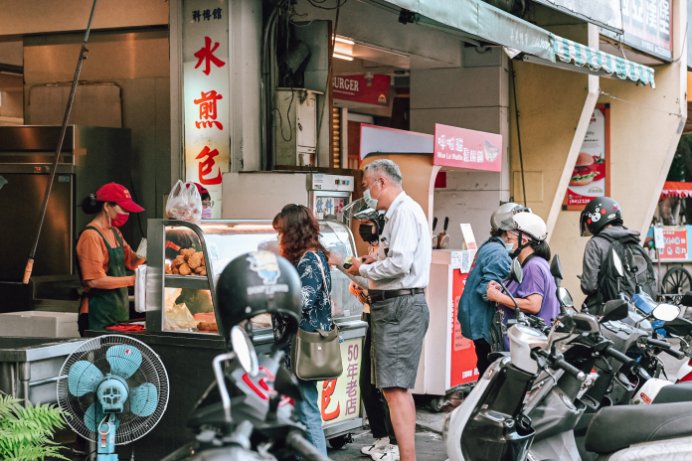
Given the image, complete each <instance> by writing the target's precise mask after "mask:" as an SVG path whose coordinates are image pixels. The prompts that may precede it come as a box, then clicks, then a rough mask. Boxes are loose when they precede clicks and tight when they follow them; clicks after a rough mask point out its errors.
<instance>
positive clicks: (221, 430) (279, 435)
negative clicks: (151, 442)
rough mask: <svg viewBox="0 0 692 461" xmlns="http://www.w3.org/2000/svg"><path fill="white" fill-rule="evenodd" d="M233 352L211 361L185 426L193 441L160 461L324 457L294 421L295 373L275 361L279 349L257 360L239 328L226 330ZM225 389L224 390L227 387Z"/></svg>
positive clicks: (314, 459)
mask: <svg viewBox="0 0 692 461" xmlns="http://www.w3.org/2000/svg"><path fill="white" fill-rule="evenodd" d="M231 342H232V344H233V351H232V352H227V353H223V354H220V355H218V356H216V357H215V358H214V360H213V363H212V366H213V368H214V377H215V381H214V382H213V383H212V384H211V385H210V386H209V388H208V389H207V391H206V392H205V393H204V395H203V396H202V397H201V398H200V400H199V401H198V403H197V405H196V407H195V409H194V410H193V413H192V416H191V417H190V420H189V422H188V425H189V426H190V427H191V428H192V429H193V430H194V431H195V433H196V437H195V441H194V442H191V443H188V444H186V445H185V446H183V447H181V448H180V449H178V450H176V451H175V452H174V453H172V454H170V455H169V456H167V457H166V458H164V459H163V460H162V461H178V460H180V461H183V460H184V461H222V460H223V461H246V460H247V461H254V460H264V461H266V460H277V461H280V460H294V459H295V457H296V455H300V456H301V457H302V458H303V459H306V460H310V461H329V458H325V457H324V456H323V455H322V454H321V453H320V452H318V451H317V450H316V449H315V447H314V446H312V444H310V442H308V441H307V439H305V436H304V435H305V431H304V427H303V426H302V425H301V424H300V423H298V422H297V421H295V420H294V419H293V417H292V414H293V400H295V399H298V398H300V392H299V390H298V384H297V381H296V379H295V377H294V376H293V375H292V374H291V373H290V372H289V371H288V370H287V369H286V368H285V367H284V366H283V365H282V364H281V360H282V358H283V354H284V353H283V352H282V351H280V350H277V351H275V352H274V353H273V354H272V355H270V356H265V357H262V358H261V359H258V358H257V355H256V353H255V349H254V346H253V344H252V340H251V339H250V337H249V336H248V335H247V333H246V332H245V330H244V329H242V328H241V327H239V326H234V327H233V329H232V330H231ZM229 388H230V390H229Z"/></svg>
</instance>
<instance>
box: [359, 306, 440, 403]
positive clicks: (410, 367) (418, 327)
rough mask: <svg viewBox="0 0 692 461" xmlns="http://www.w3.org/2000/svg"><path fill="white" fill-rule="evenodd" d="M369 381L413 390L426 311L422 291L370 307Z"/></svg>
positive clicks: (381, 385) (426, 317)
mask: <svg viewBox="0 0 692 461" xmlns="http://www.w3.org/2000/svg"><path fill="white" fill-rule="evenodd" d="M370 316H371V317H370V318H371V324H372V363H373V370H374V372H373V374H372V376H373V377H374V380H373V383H374V384H375V386H376V387H378V388H380V389H387V388H391V387H399V388H403V389H413V387H414V386H415V384H416V374H417V372H418V360H419V359H420V354H421V350H422V348H423V338H424V337H425V332H426V331H427V330H428V323H429V322H430V313H429V311H428V304H427V303H426V302H425V294H423V293H420V294H416V295H412V296H411V295H408V296H399V297H396V298H390V299H385V300H383V301H378V302H376V303H374V304H373V305H372V306H371V314H370Z"/></svg>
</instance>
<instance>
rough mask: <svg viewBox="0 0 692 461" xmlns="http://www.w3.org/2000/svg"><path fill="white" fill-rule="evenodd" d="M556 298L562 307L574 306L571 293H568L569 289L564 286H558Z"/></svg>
mask: <svg viewBox="0 0 692 461" xmlns="http://www.w3.org/2000/svg"><path fill="white" fill-rule="evenodd" d="M557 299H558V300H559V301H560V305H561V306H563V307H574V300H573V299H572V295H571V294H569V290H567V288H565V287H560V288H558V289H557Z"/></svg>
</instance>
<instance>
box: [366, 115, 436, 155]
mask: <svg viewBox="0 0 692 461" xmlns="http://www.w3.org/2000/svg"><path fill="white" fill-rule="evenodd" d="M373 152H382V153H387V154H394V153H407V154H432V152H433V135H431V134H425V133H418V132H416V131H407V130H397V129H395V128H386V127H382V126H375V125H369V124H367V123H361V125H360V158H361V160H362V159H364V158H365V156H366V155H368V154H371V153H373Z"/></svg>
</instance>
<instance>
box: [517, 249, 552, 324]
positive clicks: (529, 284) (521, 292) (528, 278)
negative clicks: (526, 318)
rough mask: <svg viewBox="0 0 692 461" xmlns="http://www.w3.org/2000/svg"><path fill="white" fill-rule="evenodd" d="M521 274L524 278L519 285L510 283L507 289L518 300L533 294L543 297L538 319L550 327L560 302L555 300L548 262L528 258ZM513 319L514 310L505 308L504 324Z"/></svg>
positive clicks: (535, 257) (537, 257)
mask: <svg viewBox="0 0 692 461" xmlns="http://www.w3.org/2000/svg"><path fill="white" fill-rule="evenodd" d="M522 272H523V273H524V278H523V280H522V281H521V284H520V285H519V284H517V283H516V282H510V283H509V285H507V289H508V290H509V292H510V293H512V295H513V296H514V297H518V298H526V297H528V296H530V295H533V294H539V295H541V296H543V301H542V302H541V310H540V311H539V312H538V317H540V318H542V319H543V320H544V321H545V324H546V325H548V326H551V325H552V324H553V320H554V319H555V317H557V316H558V315H559V314H560V302H559V301H558V300H557V294H556V291H557V287H556V285H555V279H554V278H553V275H552V274H551V273H550V266H549V265H548V261H546V260H545V259H543V258H541V257H540V256H533V257H530V258H529V259H528V260H526V261H524V265H523V266H522ZM513 318H514V309H509V308H505V322H506V321H507V320H509V319H513Z"/></svg>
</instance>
